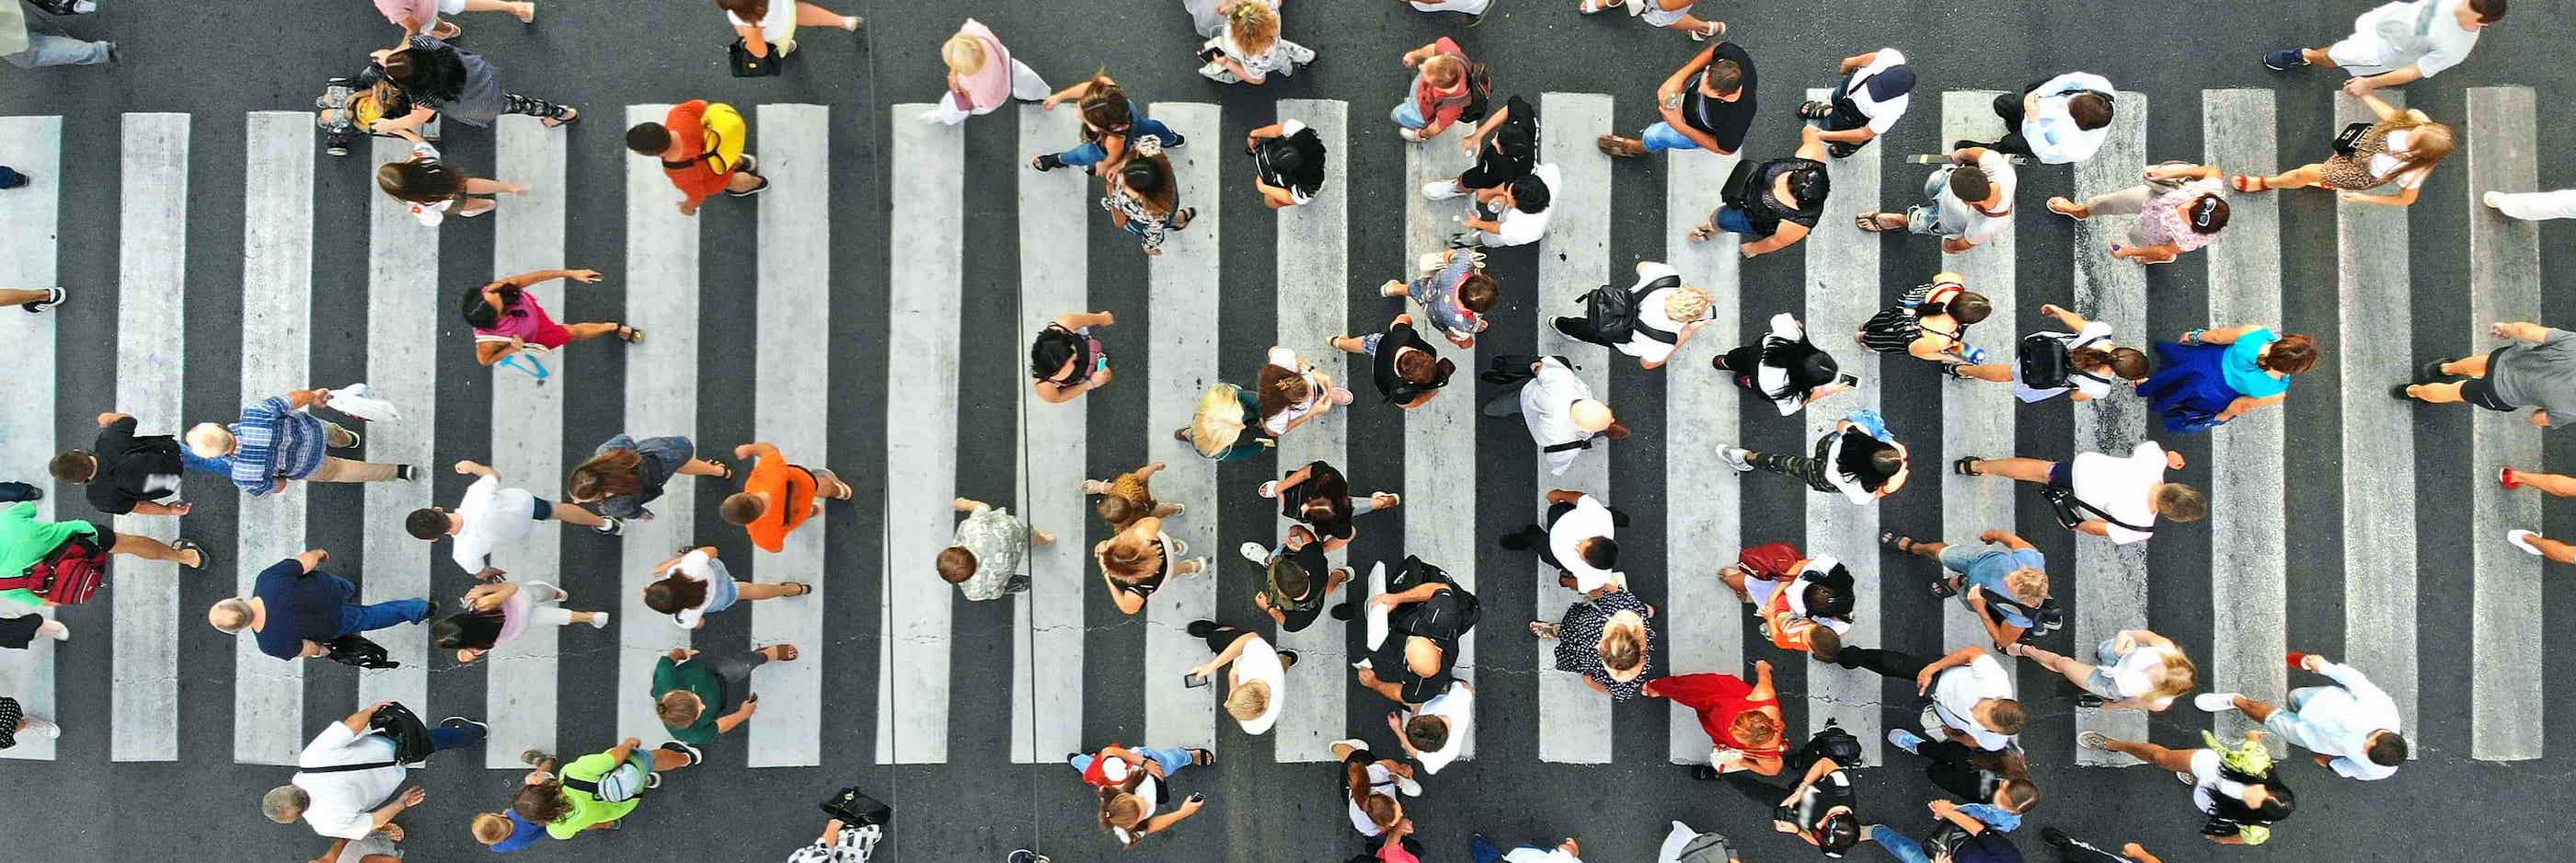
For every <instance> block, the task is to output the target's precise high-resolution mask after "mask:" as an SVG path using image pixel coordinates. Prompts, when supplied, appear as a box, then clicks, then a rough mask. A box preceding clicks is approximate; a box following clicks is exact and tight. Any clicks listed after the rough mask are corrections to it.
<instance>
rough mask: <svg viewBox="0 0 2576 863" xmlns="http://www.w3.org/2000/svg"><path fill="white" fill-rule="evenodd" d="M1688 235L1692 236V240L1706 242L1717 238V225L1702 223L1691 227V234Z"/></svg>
mask: <svg viewBox="0 0 2576 863" xmlns="http://www.w3.org/2000/svg"><path fill="white" fill-rule="evenodd" d="M1688 236H1689V237H1690V238H1691V242H1694V243H1705V242H1708V241H1709V240H1711V239H1714V238H1716V236H1717V227H1716V226H1714V225H1701V226H1699V227H1696V228H1692V229H1690V234H1689V235H1688Z"/></svg>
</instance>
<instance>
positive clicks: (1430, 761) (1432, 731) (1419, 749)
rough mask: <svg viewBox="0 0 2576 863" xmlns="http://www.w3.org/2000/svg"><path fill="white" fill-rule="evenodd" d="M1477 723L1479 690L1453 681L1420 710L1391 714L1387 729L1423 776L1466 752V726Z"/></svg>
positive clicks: (1461, 681) (1458, 681) (1459, 681)
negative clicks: (1419, 767) (1419, 766)
mask: <svg viewBox="0 0 2576 863" xmlns="http://www.w3.org/2000/svg"><path fill="white" fill-rule="evenodd" d="M1475 719H1476V687H1474V686H1471V685H1468V683H1467V682H1466V681H1464V680H1453V681H1450V682H1449V688H1448V689H1447V690H1446V691H1443V692H1441V693H1440V694H1439V695H1436V696H1433V697H1432V699H1431V700H1429V701H1425V702H1423V703H1422V705H1421V706H1420V707H1417V708H1414V709H1412V710H1397V711H1393V712H1390V713H1388V714H1387V715H1386V725H1387V727H1388V728H1392V729H1394V730H1395V742H1396V743H1397V744H1398V745H1400V746H1403V747H1404V754H1406V755H1409V756H1412V758H1413V760H1414V761H1415V762H1417V763H1420V764H1421V765H1422V770H1423V772H1425V773H1438V772H1440V769H1441V768H1443V767H1447V766H1449V762H1452V761H1456V760H1458V753H1460V752H1463V751H1465V750H1466V748H1467V726H1468V725H1469V724H1470V723H1472V722H1474V721H1475Z"/></svg>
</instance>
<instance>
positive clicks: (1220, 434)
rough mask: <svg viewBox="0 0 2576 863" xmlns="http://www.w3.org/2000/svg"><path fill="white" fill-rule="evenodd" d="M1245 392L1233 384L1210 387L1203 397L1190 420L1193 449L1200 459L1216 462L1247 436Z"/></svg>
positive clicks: (1200, 398)
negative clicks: (1239, 437) (1236, 438)
mask: <svg viewBox="0 0 2576 863" xmlns="http://www.w3.org/2000/svg"><path fill="white" fill-rule="evenodd" d="M1239 392H1241V389H1240V388H1238V387H1236V386H1234V385H1232V384H1218V385H1216V386H1213V387H1209V388H1208V391H1207V392H1206V393H1204V394H1201V395H1200V396H1199V406H1198V409H1197V410H1196V411H1195V412H1193V413H1192V414H1191V417H1190V445H1191V446H1194V447H1197V448H1198V451H1199V455H1203V456H1206V457H1208V458H1215V457H1216V455H1217V453H1221V452H1224V451H1225V448H1226V447H1230V446H1233V445H1234V439H1235V437H1236V436H1238V435H1241V434H1243V425H1244V423H1243V419H1244V418H1243V398H1242V397H1241V396H1240V395H1237V393H1239Z"/></svg>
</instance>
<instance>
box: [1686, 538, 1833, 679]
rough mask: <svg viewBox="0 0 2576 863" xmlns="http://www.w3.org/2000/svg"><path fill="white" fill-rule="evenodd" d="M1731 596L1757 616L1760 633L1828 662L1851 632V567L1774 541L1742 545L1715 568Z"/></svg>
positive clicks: (1783, 646)
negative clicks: (1728, 561) (1732, 560)
mask: <svg viewBox="0 0 2576 863" xmlns="http://www.w3.org/2000/svg"><path fill="white" fill-rule="evenodd" d="M1717 578H1718V582H1719V583H1721V584H1724V585H1726V589H1727V590H1730V591H1733V592H1734V593H1735V600H1736V601H1737V602H1741V603H1744V604H1746V605H1749V606H1752V607H1753V612H1754V615H1755V616H1757V617H1760V618H1762V627H1761V628H1762V636H1763V637H1764V638H1767V639H1769V640H1770V641H1771V643H1772V645H1773V646H1775V647H1778V648H1780V649H1782V650H1803V651H1807V652H1809V653H1813V654H1815V656H1816V658H1817V659H1821V660H1824V661H1826V662H1832V661H1833V659H1834V656H1835V654H1837V653H1838V652H1840V651H1841V649H1842V634H1843V633H1845V632H1848V631H1850V630H1851V625H1852V610H1853V607H1854V606H1853V600H1854V598H1855V597H1856V596H1857V593H1856V592H1855V587H1854V586H1853V584H1852V574H1851V570H1850V569H1849V568H1847V567H1845V566H1843V563H1842V561H1839V560H1835V559H1834V558H1833V557H1831V556H1829V555H1821V554H1820V555H1816V556H1814V557H1808V556H1807V555H1805V554H1803V553H1801V552H1799V551H1798V547H1797V546H1794V545H1790V544H1788V543H1785V542H1775V543H1770V544H1768V545H1759V546H1754V547H1752V548H1747V549H1745V550H1744V551H1743V552H1742V553H1741V554H1739V555H1737V557H1736V562H1735V563H1732V564H1728V565H1727V566H1726V567H1725V568H1723V569H1720V570H1718V572H1717Z"/></svg>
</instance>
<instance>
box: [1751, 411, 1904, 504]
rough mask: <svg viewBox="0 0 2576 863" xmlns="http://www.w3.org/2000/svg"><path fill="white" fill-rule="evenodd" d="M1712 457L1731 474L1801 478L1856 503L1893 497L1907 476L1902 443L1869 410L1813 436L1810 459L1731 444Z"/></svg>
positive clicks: (1818, 487) (1814, 487)
mask: <svg viewBox="0 0 2576 863" xmlns="http://www.w3.org/2000/svg"><path fill="white" fill-rule="evenodd" d="M1717 457H1718V458H1719V459H1721V460H1724V461H1725V462H1726V464H1727V466H1728V467H1732V468H1735V470H1736V472H1737V473H1744V472H1748V471H1751V470H1753V469H1754V468H1757V467H1758V468H1761V469H1763V470H1766V471H1769V472H1771V473H1776V474H1779V475H1781V476H1786V477H1795V478H1797V479H1800V480H1803V481H1805V482H1806V483H1807V487H1808V488H1812V489H1815V490H1817V491H1820V492H1824V493H1826V494H1833V493H1835V492H1841V493H1842V495H1843V497H1844V498H1845V499H1847V500H1850V501H1851V502H1852V503H1853V504H1856V505H1867V504H1870V503H1874V502H1876V501H1878V500H1879V499H1881V498H1884V497H1886V496H1888V495H1891V494H1895V493H1896V492H1897V491H1898V490H1900V489H1903V488H1905V481H1906V480H1907V479H1909V478H1911V477H1912V475H1913V469H1912V467H1911V465H1910V464H1909V461H1908V454H1907V451H1906V449H1905V444H1903V443H1900V442H1898V441H1897V440H1896V437H1895V435H1893V434H1891V433H1889V432H1888V430H1887V426H1886V424H1885V423H1884V422H1881V421H1880V420H1879V419H1878V415H1877V414H1876V413H1874V412H1870V411H1860V412H1857V413H1855V414H1853V416H1852V417H1851V418H1849V419H1844V420H1840V421H1838V422H1836V423H1835V424H1834V427H1833V429H1832V430H1830V431H1827V432H1825V433H1824V435H1823V436H1821V437H1818V438H1816V449H1815V455H1814V456H1813V457H1809V456H1796V455H1779V454H1768V453H1760V452H1755V451H1753V450H1750V449H1747V448H1744V447H1740V446H1735V445H1732V444H1728V445H1724V446H1720V447H1718V449H1717Z"/></svg>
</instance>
